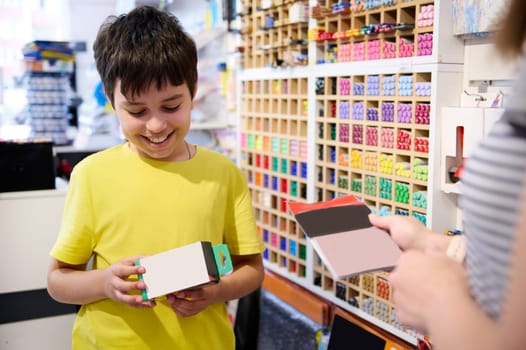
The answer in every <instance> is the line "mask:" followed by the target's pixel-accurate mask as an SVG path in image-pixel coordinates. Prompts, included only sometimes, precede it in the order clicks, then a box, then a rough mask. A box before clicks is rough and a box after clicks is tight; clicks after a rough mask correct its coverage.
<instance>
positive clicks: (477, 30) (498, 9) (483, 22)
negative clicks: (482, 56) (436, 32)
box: [451, 0, 507, 35]
mask: <svg viewBox="0 0 526 350" xmlns="http://www.w3.org/2000/svg"><path fill="white" fill-rule="evenodd" d="M506 3H507V0H452V2H451V4H452V6H453V18H454V20H453V33H454V34H455V35H486V34H487V33H490V32H493V31H495V23H496V21H497V20H498V18H499V16H500V15H501V13H502V10H503V9H504V7H505V6H506Z"/></svg>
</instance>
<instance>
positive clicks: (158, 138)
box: [148, 136, 168, 143]
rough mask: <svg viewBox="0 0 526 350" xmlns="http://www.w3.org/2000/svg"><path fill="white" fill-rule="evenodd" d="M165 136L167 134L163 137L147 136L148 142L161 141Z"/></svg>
mask: <svg viewBox="0 0 526 350" xmlns="http://www.w3.org/2000/svg"><path fill="white" fill-rule="evenodd" d="M167 138H168V136H164V137H148V140H150V142H153V143H161V142H163V141H164V140H166V139H167Z"/></svg>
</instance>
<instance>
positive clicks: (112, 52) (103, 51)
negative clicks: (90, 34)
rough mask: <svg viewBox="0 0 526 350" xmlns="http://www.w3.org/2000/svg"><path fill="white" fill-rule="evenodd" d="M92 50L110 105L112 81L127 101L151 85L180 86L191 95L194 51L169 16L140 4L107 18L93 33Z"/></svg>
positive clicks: (188, 40)
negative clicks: (116, 84) (183, 86)
mask: <svg viewBox="0 0 526 350" xmlns="http://www.w3.org/2000/svg"><path fill="white" fill-rule="evenodd" d="M93 51H94V56H95V63H96V66H97V71H98V72H99V75H100V77H101V80H102V83H103V85H104V90H105V92H106V95H107V97H108V99H109V100H110V102H111V104H112V105H113V102H114V96H115V91H114V89H115V83H116V80H117V79H120V80H121V93H122V94H123V95H124V96H127V97H133V96H137V95H138V94H140V93H141V92H144V91H145V90H146V89H148V88H149V87H150V86H151V84H156V86H157V88H161V87H163V86H164V85H165V84H168V83H170V84H172V85H174V86H178V85H181V84H183V83H186V84H187V85H188V88H189V90H190V96H192V97H193V96H194V92H195V87H196V84H197V49H196V46H195V42H194V41H193V39H192V38H191V37H190V36H189V35H188V34H187V33H186V32H185V31H184V29H183V27H182V26H181V24H180V22H179V20H178V19H177V18H176V17H175V16H174V15H173V14H170V13H168V12H163V11H160V10H158V9H156V8H154V7H151V6H141V7H137V8H135V9H133V10H132V11H130V12H129V13H128V14H124V15H120V16H118V17H117V16H109V17H108V18H107V19H106V21H105V22H104V23H103V24H102V25H101V27H100V29H99V32H98V34H97V38H96V40H95V43H94V44H93Z"/></svg>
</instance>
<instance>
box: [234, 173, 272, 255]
mask: <svg viewBox="0 0 526 350" xmlns="http://www.w3.org/2000/svg"><path fill="white" fill-rule="evenodd" d="M231 188H232V189H231V193H232V200H231V203H232V204H231V207H230V210H229V212H230V213H231V214H228V213H227V218H226V220H225V222H226V232H225V236H226V242H227V243H228V246H229V250H230V253H231V254H233V255H249V254H259V253H262V252H263V250H264V249H265V245H264V243H263V240H262V239H261V235H260V233H259V232H258V229H257V226H256V220H255V217H254V208H253V206H252V199H251V196H250V191H249V189H248V185H247V182H246V179H245V177H244V175H243V173H242V172H241V170H239V168H237V167H236V168H235V170H234V176H233V180H232V183H231Z"/></svg>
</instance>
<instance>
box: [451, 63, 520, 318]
mask: <svg viewBox="0 0 526 350" xmlns="http://www.w3.org/2000/svg"><path fill="white" fill-rule="evenodd" d="M523 67H524V68H525V69H523V71H522V74H521V76H520V77H519V79H518V81H517V84H518V86H517V87H516V88H515V89H514V93H515V95H514V96H513V98H512V100H511V101H510V104H509V105H508V106H507V108H506V111H505V113H504V115H503V116H502V118H501V120H499V121H498V122H497V123H496V124H495V125H494V127H493V128H492V130H491V131H490V133H489V134H488V135H487V136H486V137H485V138H484V139H483V140H482V141H481V143H480V145H479V147H478V148H477V149H476V150H475V151H474V152H473V153H472V155H471V156H470V158H469V159H468V160H467V161H466V166H465V171H464V173H463V176H462V195H461V198H460V207H461V208H462V210H463V212H464V214H463V229H464V232H465V235H466V239H467V255H466V267H467V270H468V275H469V283H470V288H471V291H472V294H473V297H474V298H475V300H476V301H477V302H478V303H479V304H480V306H481V307H482V308H483V309H484V310H485V311H486V312H487V313H488V315H490V316H491V317H492V318H494V319H497V318H498V317H499V316H500V314H501V311H502V306H503V301H504V300H503V299H504V295H505V292H506V288H507V286H506V285H507V283H508V280H509V273H510V263H511V255H512V246H513V243H514V240H515V233H516V230H515V226H516V224H517V218H518V210H519V205H520V195H521V189H522V186H523V182H524V180H525V179H526V102H525V101H526V95H523V94H522V92H524V91H526V90H525V89H526V65H523ZM521 95H522V96H521ZM521 234H526V232H521Z"/></svg>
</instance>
